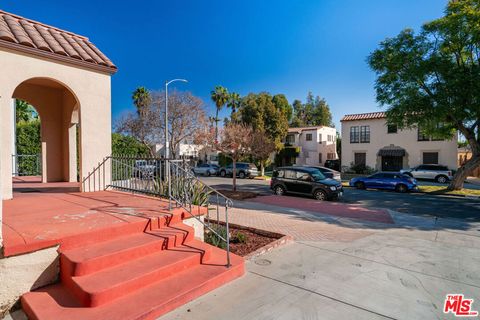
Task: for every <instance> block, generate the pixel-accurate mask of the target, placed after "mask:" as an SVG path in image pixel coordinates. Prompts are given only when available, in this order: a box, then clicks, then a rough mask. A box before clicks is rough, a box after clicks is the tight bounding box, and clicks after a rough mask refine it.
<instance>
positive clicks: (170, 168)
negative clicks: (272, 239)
mask: <svg viewBox="0 0 480 320" xmlns="http://www.w3.org/2000/svg"><path fill="white" fill-rule="evenodd" d="M107 189H113V190H120V191H127V192H132V193H138V194H145V195H150V196H154V197H161V198H164V199H167V200H168V206H169V209H172V208H173V207H174V206H176V207H182V208H183V209H184V210H185V211H187V212H188V213H189V214H190V215H191V216H192V217H193V218H195V219H196V220H197V221H199V222H200V223H202V224H203V225H204V227H205V228H206V229H207V230H208V232H209V233H211V234H210V235H212V234H213V235H214V237H216V239H217V240H218V241H219V242H221V243H223V244H224V245H222V246H221V247H222V248H225V250H226V265H227V266H230V231H229V224H228V211H229V209H230V208H232V206H233V202H232V200H231V199H229V198H227V197H225V196H224V195H223V194H221V193H220V192H218V191H217V190H215V189H214V188H212V187H210V186H208V185H206V184H205V183H203V182H202V181H201V180H199V179H198V178H197V177H196V176H195V174H194V173H193V171H192V168H191V167H190V166H189V164H188V163H187V162H186V161H184V160H173V159H164V158H157V157H149V156H128V155H119V156H109V157H106V158H105V159H104V160H103V161H102V162H100V163H99V164H98V166H97V167H96V168H95V169H94V170H93V171H92V172H90V173H89V174H88V175H87V176H86V177H85V178H84V179H83V181H82V190H83V191H84V192H92V191H100V190H107ZM202 210H207V213H206V219H205V218H204V217H203V214H202V213H203V212H202ZM222 218H223V220H224V221H223V222H221V219H222Z"/></svg>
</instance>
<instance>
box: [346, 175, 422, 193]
mask: <svg viewBox="0 0 480 320" xmlns="http://www.w3.org/2000/svg"><path fill="white" fill-rule="evenodd" d="M350 187H355V188H357V189H367V188H372V189H387V190H395V191H397V192H401V193H404V192H407V191H412V190H417V188H418V187H417V180H415V179H414V178H412V177H409V176H407V175H404V174H401V173H399V172H379V173H375V174H373V175H371V176H368V177H358V178H353V179H352V180H350Z"/></svg>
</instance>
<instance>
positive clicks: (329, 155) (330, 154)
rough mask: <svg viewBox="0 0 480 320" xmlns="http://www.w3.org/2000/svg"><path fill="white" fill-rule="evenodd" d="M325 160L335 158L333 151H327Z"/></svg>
mask: <svg viewBox="0 0 480 320" xmlns="http://www.w3.org/2000/svg"><path fill="white" fill-rule="evenodd" d="M327 160H335V153H327Z"/></svg>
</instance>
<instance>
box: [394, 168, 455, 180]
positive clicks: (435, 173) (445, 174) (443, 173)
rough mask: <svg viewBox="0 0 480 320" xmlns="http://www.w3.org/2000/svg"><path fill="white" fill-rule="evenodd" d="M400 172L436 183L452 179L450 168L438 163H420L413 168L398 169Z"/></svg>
mask: <svg viewBox="0 0 480 320" xmlns="http://www.w3.org/2000/svg"><path fill="white" fill-rule="evenodd" d="M400 173H403V174H406V175H409V176H410V177H414V178H415V179H426V180H435V181H436V182H438V183H447V182H449V181H450V180H452V170H449V169H448V167H447V166H442V165H438V164H422V165H419V166H418V167H415V168H411V169H407V170H400Z"/></svg>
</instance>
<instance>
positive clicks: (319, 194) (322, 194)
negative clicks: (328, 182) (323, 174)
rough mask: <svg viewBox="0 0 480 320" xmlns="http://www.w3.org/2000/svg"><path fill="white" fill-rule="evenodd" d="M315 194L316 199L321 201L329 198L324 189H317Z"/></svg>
mask: <svg viewBox="0 0 480 320" xmlns="http://www.w3.org/2000/svg"><path fill="white" fill-rule="evenodd" d="M313 196H314V197H315V199H317V200H320V201H325V200H327V193H326V192H325V191H323V190H317V191H315V192H314V193H313Z"/></svg>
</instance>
